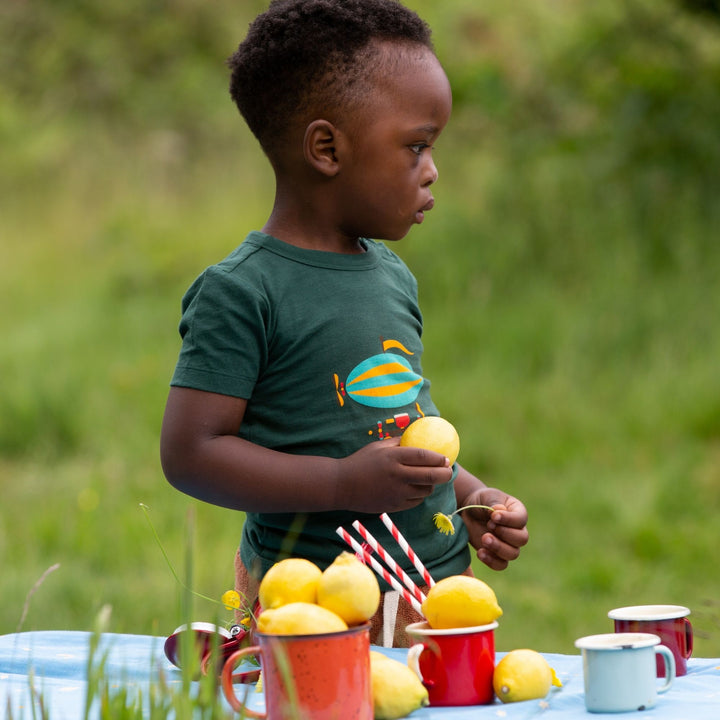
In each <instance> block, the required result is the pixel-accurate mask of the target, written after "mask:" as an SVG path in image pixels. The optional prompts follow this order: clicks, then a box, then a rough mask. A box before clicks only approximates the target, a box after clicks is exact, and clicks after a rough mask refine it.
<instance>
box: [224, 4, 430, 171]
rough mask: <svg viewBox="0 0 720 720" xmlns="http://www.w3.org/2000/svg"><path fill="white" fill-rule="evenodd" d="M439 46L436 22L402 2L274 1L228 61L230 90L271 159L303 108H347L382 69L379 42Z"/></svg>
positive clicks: (325, 111)
mask: <svg viewBox="0 0 720 720" xmlns="http://www.w3.org/2000/svg"><path fill="white" fill-rule="evenodd" d="M382 41H394V42H397V43H399V44H405V45H407V46H412V45H422V46H425V47H427V48H428V49H430V50H431V51H432V50H433V45H432V40H431V31H430V28H429V26H428V25H427V24H426V23H425V22H424V21H423V20H422V19H421V18H420V17H418V15H417V14H416V13H415V12H413V11H412V10H410V9H408V8H406V7H405V6H403V5H401V4H400V3H399V2H396V0H273V1H272V2H271V3H270V6H269V7H268V9H267V11H266V12H264V13H262V14H261V15H259V16H258V17H257V18H256V19H255V20H254V21H253V22H252V23H251V24H250V28H249V30H248V34H247V36H246V38H245V39H244V40H243V41H242V43H240V46H239V47H238V49H237V50H236V52H235V53H234V54H233V55H232V56H231V57H230V58H229V59H228V66H229V67H230V69H231V78H230V95H231V97H232V99H233V100H234V101H235V104H236V105H237V107H238V109H239V110H240V113H241V114H242V116H243V117H244V118H245V121H246V122H247V124H248V127H249V128H250V130H251V131H252V133H253V134H254V135H255V137H256V138H257V139H258V141H259V142H260V145H261V146H262V148H263V150H264V151H265V153H266V154H267V155H268V156H269V157H271V158H272V156H273V152H274V151H275V150H277V149H278V147H279V146H280V144H281V143H282V141H283V140H284V138H285V137H286V133H287V131H288V130H289V128H290V126H291V123H292V122H293V120H295V119H296V118H301V116H302V113H304V112H308V111H312V112H318V111H321V112H322V113H323V114H327V115H330V117H326V119H331V118H332V116H333V114H336V115H337V114H341V113H342V112H343V111H346V112H347V111H348V110H349V109H351V108H352V107H353V104H354V103H358V102H361V101H362V98H363V97H364V96H365V95H366V93H367V90H368V82H369V81H370V80H371V78H372V77H373V72H375V71H377V70H378V69H381V70H391V68H385V67H383V64H382V63H383V56H382V53H381V52H380V51H379V49H378V45H377V43H378V42H382Z"/></svg>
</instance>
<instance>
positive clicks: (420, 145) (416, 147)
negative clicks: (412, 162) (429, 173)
mask: <svg viewBox="0 0 720 720" xmlns="http://www.w3.org/2000/svg"><path fill="white" fill-rule="evenodd" d="M429 147H430V145H428V144H427V143H415V145H410V150H412V151H413V152H414V153H415V154H416V155H421V154H422V151H423V150H425V149H426V148H429Z"/></svg>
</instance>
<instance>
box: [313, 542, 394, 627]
mask: <svg viewBox="0 0 720 720" xmlns="http://www.w3.org/2000/svg"><path fill="white" fill-rule="evenodd" d="M317 602H318V605H322V606H323V607H324V608H327V609H328V610H332V611H333V612H334V613H336V614H337V615H339V616H340V617H341V618H342V619H343V620H344V621H345V622H346V623H347V624H348V625H359V624H360V623H364V622H366V621H367V620H369V619H370V618H371V617H372V616H373V615H374V614H375V612H376V611H377V609H378V606H379V605H380V585H378V581H377V578H376V577H375V573H374V572H373V571H372V570H371V569H370V568H369V567H368V566H367V565H365V564H363V563H361V562H360V560H358V559H357V557H355V555H353V554H352V553H349V552H342V553H340V555H338V556H337V557H336V558H335V560H334V561H333V563H332V564H331V565H330V566H328V567H327V568H326V569H325V570H324V571H323V573H322V575H321V576H320V579H319V580H318V585H317Z"/></svg>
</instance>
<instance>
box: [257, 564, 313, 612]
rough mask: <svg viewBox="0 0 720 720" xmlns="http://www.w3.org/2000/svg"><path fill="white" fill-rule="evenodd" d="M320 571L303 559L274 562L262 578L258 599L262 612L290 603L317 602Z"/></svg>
mask: <svg viewBox="0 0 720 720" xmlns="http://www.w3.org/2000/svg"><path fill="white" fill-rule="evenodd" d="M321 575H322V570H320V568H319V567H318V566H317V565H315V563H312V562H310V561H309V560H304V559H303V558H287V559H285V560H280V562H276V563H275V564H274V565H273V566H272V567H271V568H270V569H269V570H268V571H267V572H266V573H265V576H264V577H263V579H262V581H261V582H260V588H259V589H258V599H259V600H260V606H261V607H262V609H263V610H268V609H271V608H278V607H280V606H281V605H287V604H288V603H291V602H307V603H314V602H316V601H317V584H318V581H319V580H320V576H321Z"/></svg>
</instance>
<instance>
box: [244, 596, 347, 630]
mask: <svg viewBox="0 0 720 720" xmlns="http://www.w3.org/2000/svg"><path fill="white" fill-rule="evenodd" d="M257 627H258V630H259V631H260V632H263V633H268V634H270V635H316V634H320V633H332V632H341V631H342V630H347V629H348V626H347V624H346V623H345V621H344V620H343V619H342V618H341V617H340V616H338V615H336V614H335V613H334V612H331V611H330V610H328V609H327V608H324V607H320V606H319V605H315V604H314V603H306V602H293V603H288V604H287V605H282V606H280V607H278V608H273V609H270V610H263V611H262V612H261V613H260V615H259V616H258V620H257Z"/></svg>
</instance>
